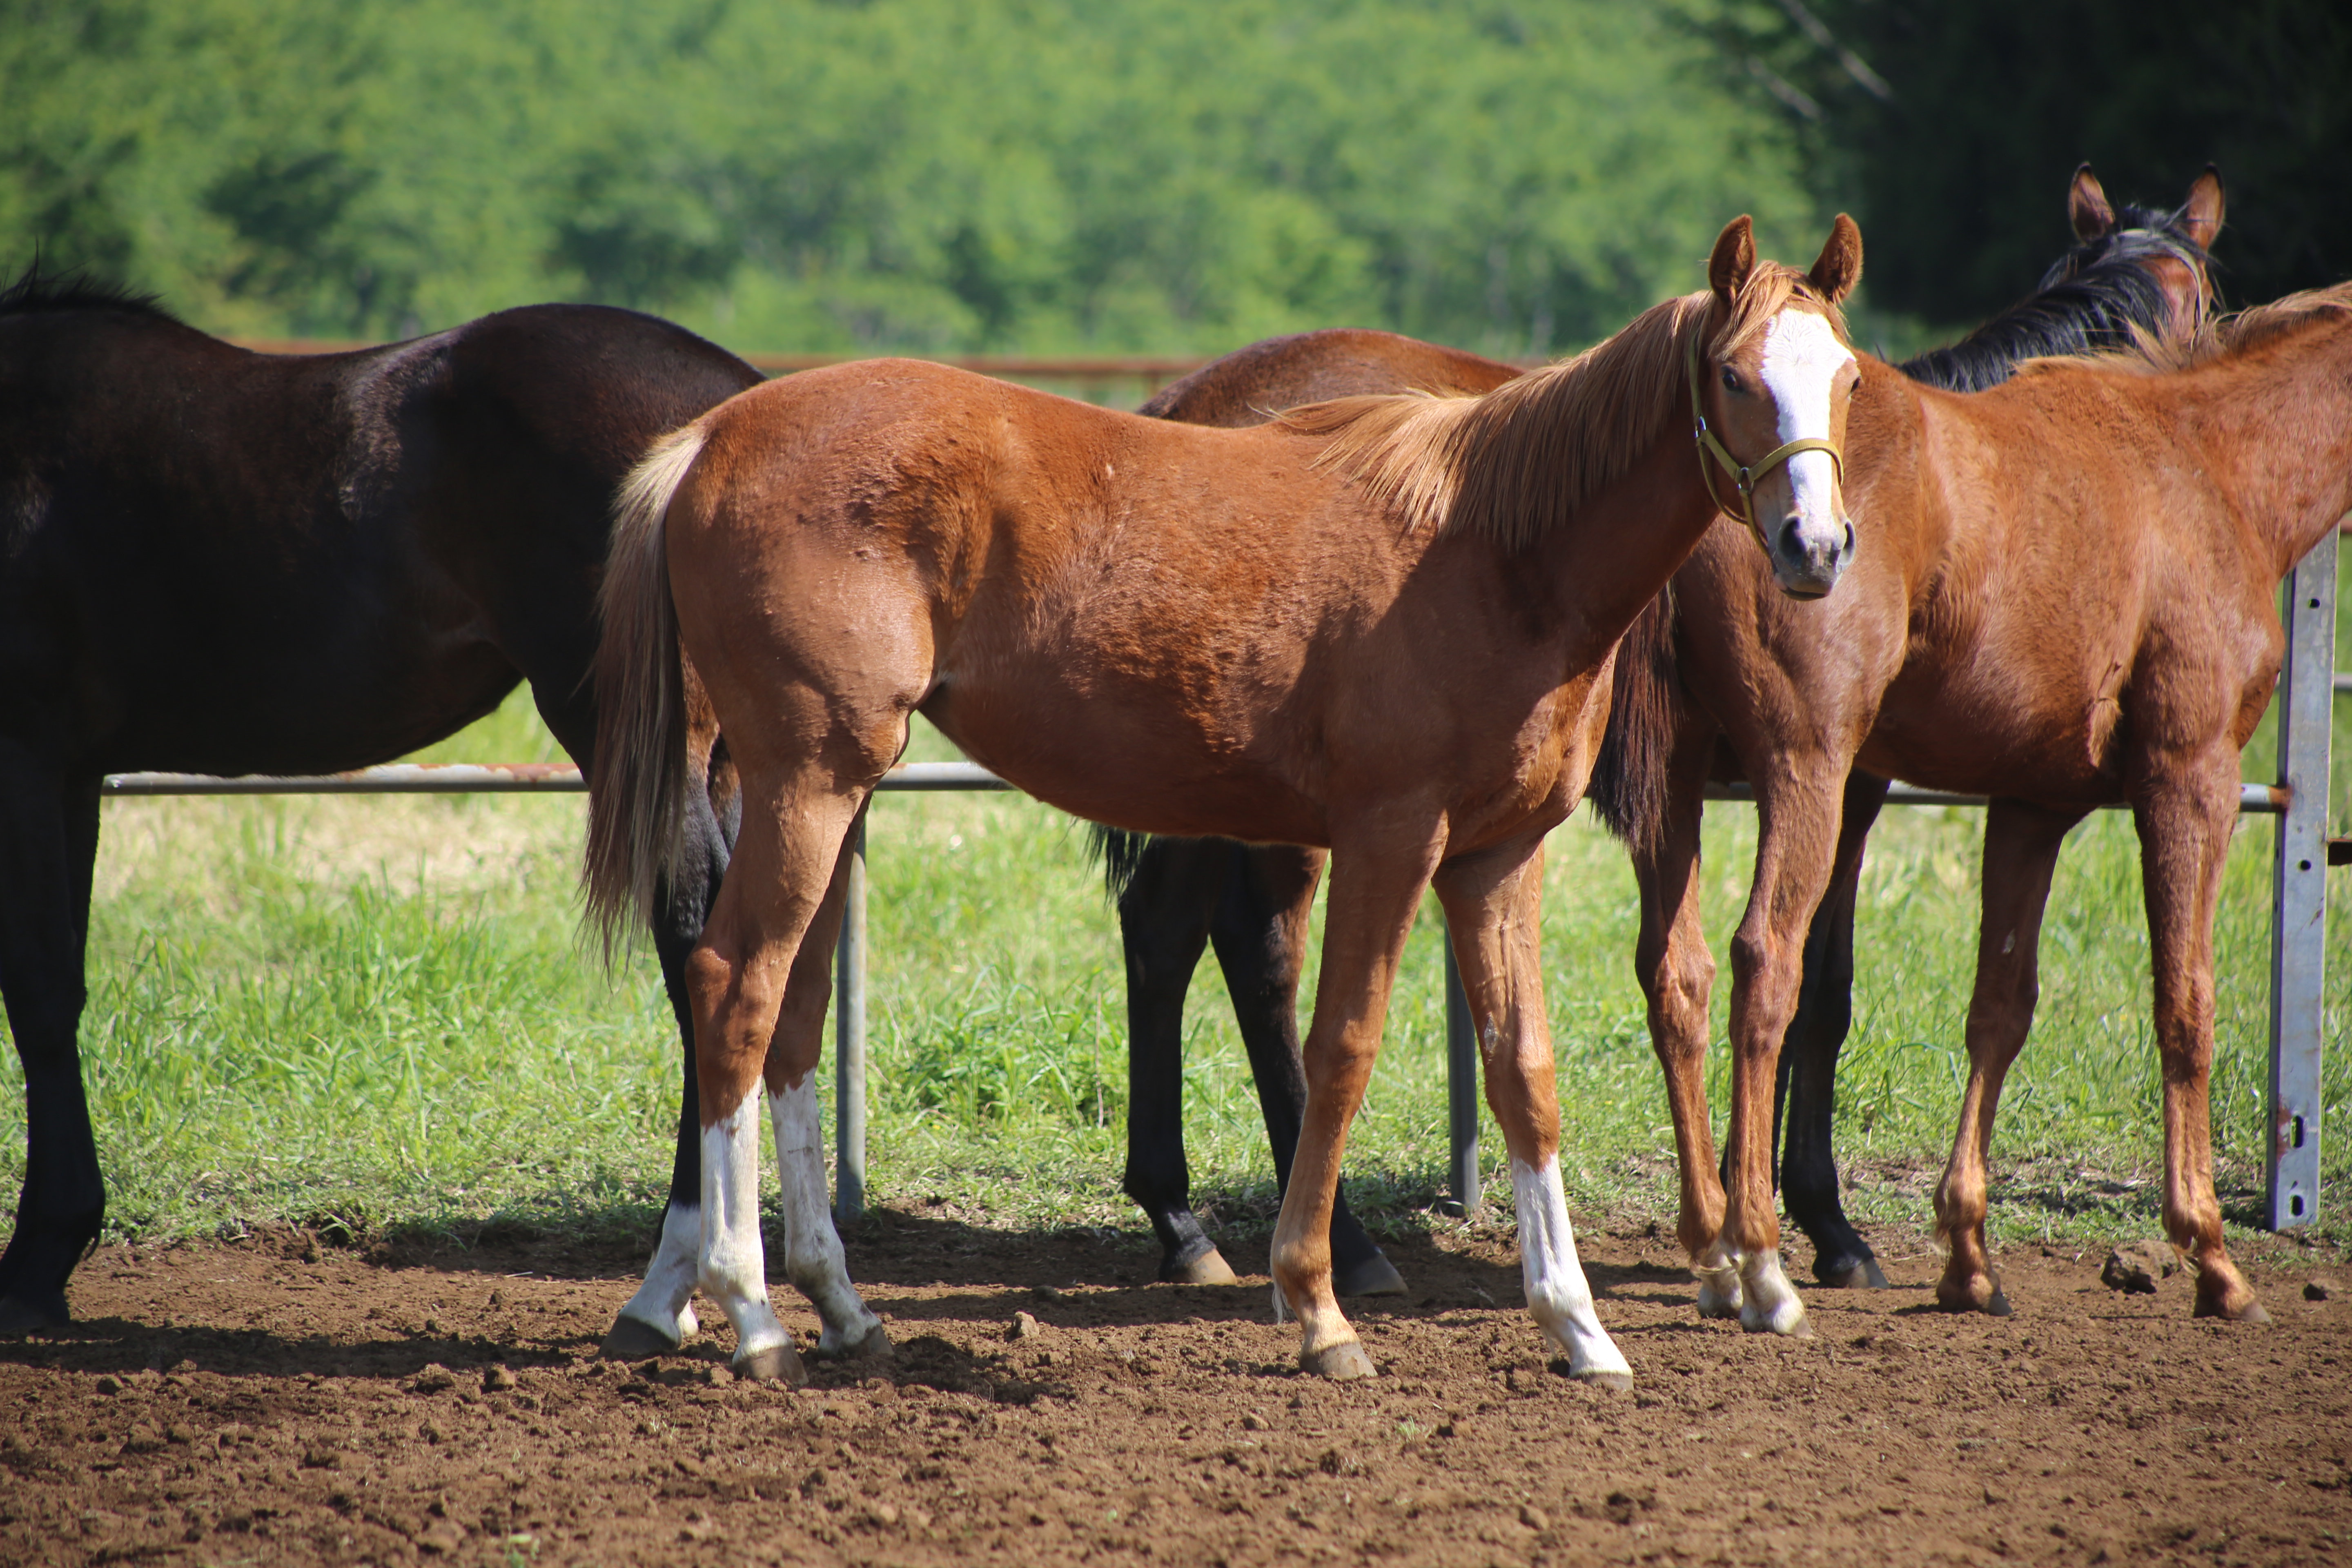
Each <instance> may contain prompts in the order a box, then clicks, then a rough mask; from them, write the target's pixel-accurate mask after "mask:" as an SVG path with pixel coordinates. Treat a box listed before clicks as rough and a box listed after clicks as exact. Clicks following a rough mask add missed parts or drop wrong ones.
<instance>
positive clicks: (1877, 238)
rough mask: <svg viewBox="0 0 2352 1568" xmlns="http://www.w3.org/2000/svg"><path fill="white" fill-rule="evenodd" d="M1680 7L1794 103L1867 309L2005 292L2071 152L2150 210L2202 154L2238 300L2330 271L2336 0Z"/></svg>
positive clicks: (2338, 252) (2339, 110)
mask: <svg viewBox="0 0 2352 1568" xmlns="http://www.w3.org/2000/svg"><path fill="white" fill-rule="evenodd" d="M1699 14H1700V15H1703V16H1705V17H1706V22H1707V27H1706V30H1707V31H1708V33H1709V35H1710V36H1711V37H1715V38H1716V39H1717V42H1718V45H1719V47H1721V48H1722V49H1723V50H1724V52H1725V54H1726V56H1727V58H1735V59H1740V60H1742V61H1743V62H1744V63H1746V64H1748V67H1749V68H1750V69H1751V70H1752V71H1753V72H1755V73H1756V74H1758V76H1759V79H1763V80H1768V81H1770V82H1771V83H1773V84H1774V85H1775V86H1777V87H1779V88H1780V89H1783V90H1784V91H1785V92H1786V93H1788V94H1790V95H1792V97H1793V100H1796V101H1798V102H1799V103H1800V105H1801V107H1799V108H1797V109H1795V110H1793V111H1792V112H1793V113H1794V118H1795V120H1796V121H1797V123H1799V124H1800V125H1801V127H1802V128H1803V130H1802V140H1803V142H1804V145H1805V149H1806V155H1805V166H1806V168H1807V169H1808V171H1809V173H1810V174H1811V177H1812V179H1813V181H1814V184H1815V188H1816V189H1818V190H1820V191H1821V192H1822V194H1823V195H1825V196H1830V197H1833V198H1834V199H1835V200H1836V201H1837V202H1839V203H1840V204H1841V205H1851V206H1852V207H1853V211H1854V213H1855V216H1857V217H1858V218H1860V220H1861V221H1862V224H1863V228H1864V234H1865V235H1867V236H1868V237H1869V240H1870V279H1871V284H1872V288H1873V298H1874V300H1876V301H1877V302H1878V304H1879V305H1880V306H1881V307H1883V308H1891V309H1892V310H1897V311H1904V312H1909V313H1912V314H1914V315H1917V316H1922V317H1925V318H1927V319H1928V320H1930V321H1937V322H1943V323H1963V322H1967V321H1972V320H1974V319H1976V318H1978V317H1979V316H1983V315H1987V314H1990V312H1992V311H1993V310H1998V309H1999V308H2000V307H2001V306H2002V305H2004V304H2007V303H2008V302H2009V301H2010V300H2014V299H2016V298H2017V297H2018V296H2019V295H2020V294H2021V293H2022V292H2023V291H2024V289H2025V288H2026V287H2027V286H2028V285H2029V284H2030V283H2031V282H2032V279H2034V278H2035V277H2036V276H2037V274H2038V272H2039V269H2040V268H2042V266H2044V265H2045V264H2046V263H2047V262H2048V260H2049V258H2050V257H2051V255H2052V254H2053V252H2054V250H2055V249H2056V247H2058V246H2060V245H2063V243H2065V241H2066V238H2067V230H2066V226H2065V207H2064V200H2063V193H2064V191H2065V184H2066V181H2067V179H2068V177H2069V176H2070V175H2071V174H2073V173H2074V167H2075V165H2076V164H2078V163H2082V162H2084V160H2086V159H2087V160H2089V161H2090V162H2091V163H2092V164H2093V165H2094V166H2095V169H2096V170H2097V172H2098V174H2099V177H2100V179H2101V181H2102V182H2103V183H2104V184H2105V187H2106V190H2107V193H2108V195H2110V196H2111V197H2114V198H2116V199H2118V200H2126V199H2127V200H2131V201H2135V202H2138V203H2141V204H2144V205H2150V206H2159V207H2165V208H2169V207H2172V206H2174V205H2178V204H2179V202H2180V201H2181V199H2182V197H2183V195H2184V194H2185V193H2186V192H2187V190H2188V187H2189V182H2190V181H2191V180H2192V179H2194V178H2195V177H2196V175H2197V174H2198V173H2199V172H2200V170H2202V169H2203V168H2204V166H2205V165H2206V164H2207V163H2209V162H2210V163H2215V164H2217V165H2218V166H2219V167H2220V169H2221V175H2222V178H2223V180H2224V182H2225V183H2226V184H2227V186H2228V189H2229V195H2230V207H2229V224H2228V226H2227V228H2226V229H2225V230H2224V231H2223V235H2222V238H2221V243H2220V244H2219V245H2218V246H2217V247H2216V255H2217V258H2219V259H2220V260H2221V263H2222V268H2223V270H2222V274H2221V283H2222V286H2223V288H2224V290H2225V291H2226V293H2227V295H2228V296H2229V298H2231V300H2234V301H2236V302H2238V303H2250V302H2253V301H2258V300H2271V299H2275V298H2276V297H2277V296H2279V295H2281V294H2284V293H2287V292H2289V291H2291V290H2293V289H2308V288H2314V287H2317V286H2319V285H2322V284H2326V283H2333V282H2336V281H2338V280H2340V279H2344V278H2345V277H2347V276H2352V166H2348V165H2347V162H2346V160H2345V156H2344V153H2345V149H2346V148H2347V146H2352V97H2347V94H2346V93H2345V91H2344V84H2345V82H2346V81H2347V79H2352V10H2347V8H2346V7H2344V6H2342V5H2315V4H2313V3H2312V0H2258V3H2255V4H2250V5H2210V4H2206V3H2202V0H2147V3H2144V4H2139V5H2109V4H2102V3H2100V0H1974V3H1972V4H1969V5H1941V4H1936V3H1933V0H1811V5H1810V9H1808V7H1807V5H1804V4H1800V3H1799V0H1780V3H1779V4H1776V5H1759V4H1738V3H1726V4H1719V5H1707V6H1706V7H1705V8H1704V10H1703V11H1702V12H1700V13H1699ZM1808 21H1810V22H1811V23H1813V25H1814V26H1815V27H1817V28H1818V29H1819V34H1818V36H1816V35H1815V34H1814V33H1813V32H1812V31H1811V30H1809V29H1808V27H1807V26H1805V25H1804V24H1805V23H1806V22H1808ZM1855 66H1858V67H1859V68H1858V69H1857V68H1853V67H1855ZM1872 79H1876V81H1877V83H1878V85H1879V86H1881V87H1883V88H1884V89H1885V92H1884V95H1883V96H1882V94H1881V93H1880V92H1879V91H1877V90H1875V89H1874V87H1873V86H1872V85H1870V83H1871V80H1872Z"/></svg>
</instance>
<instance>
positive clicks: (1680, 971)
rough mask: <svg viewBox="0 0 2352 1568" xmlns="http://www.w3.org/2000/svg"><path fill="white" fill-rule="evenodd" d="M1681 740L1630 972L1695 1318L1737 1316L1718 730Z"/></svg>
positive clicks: (1645, 875) (1644, 868)
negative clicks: (1714, 839) (1724, 1157)
mask: <svg viewBox="0 0 2352 1568" xmlns="http://www.w3.org/2000/svg"><path fill="white" fill-rule="evenodd" d="M1679 740H1680V742H1681V743H1680V744H1679V745H1678V746H1677V747H1676V749H1675V755H1674V757H1673V759H1672V761H1671V763H1670V764H1669V771H1668V773H1667V784H1666V799H1665V802H1664V806H1663V807H1662V808H1661V811H1660V814H1659V816H1660V822H1659V827H1658V837H1657V842H1656V844H1655V846H1654V847H1652V848H1650V849H1647V850H1636V851H1635V852H1634V855H1633V876H1634V881H1635V883H1636V884H1637V885H1638V887H1639V888H1640V889H1641V898H1642V928H1641V937H1640V940H1639V941H1638V942H1636V944H1635V947H1634V952H1633V969H1634V973H1635V974H1636V975H1637V976H1638V977H1639V978H1640V980H1641V983H1642V990H1643V994H1644V995H1645V996H1646V997H1647V998H1648V1001H1649V1013H1650V1044H1651V1047H1652V1048H1654V1050H1655V1051H1656V1052H1657V1055H1658V1065H1659V1066H1660V1067H1661V1068H1664V1072H1665V1079H1666V1103H1667V1106H1668V1108H1669V1110H1671V1111H1672V1113H1673V1116H1674V1123H1675V1159H1676V1164H1677V1166H1678V1168H1679V1172H1680V1175H1681V1181H1682V1210H1681V1214H1680V1216H1679V1217H1678V1218H1677V1220H1676V1222H1675V1236H1676V1237H1677V1239H1679V1240H1680V1241H1681V1243H1682V1246H1683V1252H1684V1255H1685V1257H1687V1258H1690V1260H1691V1268H1692V1270H1693V1272H1695V1273H1696V1275H1697V1276H1698V1310H1699V1315H1700V1316H1701V1317H1705V1318H1730V1317H1737V1316H1738V1313H1739V1307H1740V1300H1741V1298H1740V1290H1739V1268H1738V1264H1737V1263H1735V1262H1734V1261H1733V1260H1732V1259H1731V1258H1730V1257H1729V1256H1728V1255H1727V1253H1726V1251H1725V1250H1724V1247H1723V1242H1722V1237H1723V1181H1722V1176H1721V1173H1720V1172H1719V1170H1718V1169H1717V1164H1716V1158H1715V1132H1714V1130H1713V1128H1712V1127H1711V1126H1710V1125H1709V1124H1708V1113H1707V1103H1706V1046H1707V1036H1708V1034H1709V1026H1708V1020H1707V997H1708V994H1709V992H1710V991H1711V990H1712V989H1713V988H1714V984H1715V958H1714V955H1713V954H1711V953H1709V952H1707V949H1706V930H1705V929H1704V927H1703V926H1702V925H1701V923H1700V920H1699V885H1698V878H1699V826H1700V817H1701V813H1702V812H1703V811H1704V809H1705V806H1704V796H1703V791H1704V788H1705V782H1706V768H1707V763H1708V760H1709V759H1710V757H1711V756H1712V755H1713V752H1714V749H1715V736H1714V734H1713V732H1712V731H1708V732H1706V733H1703V734H1698V733H1693V727H1689V726H1685V730H1684V732H1683V734H1682V735H1681V736H1680V737H1679Z"/></svg>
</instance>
